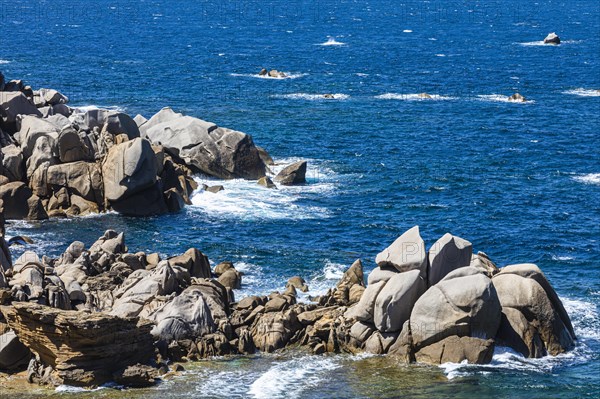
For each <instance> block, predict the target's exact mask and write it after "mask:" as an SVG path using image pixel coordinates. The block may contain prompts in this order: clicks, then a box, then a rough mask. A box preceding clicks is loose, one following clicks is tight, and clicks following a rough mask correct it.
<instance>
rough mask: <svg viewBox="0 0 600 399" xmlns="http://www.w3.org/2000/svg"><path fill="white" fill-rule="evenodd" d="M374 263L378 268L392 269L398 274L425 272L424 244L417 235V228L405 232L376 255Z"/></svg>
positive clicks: (425, 256)
mask: <svg viewBox="0 0 600 399" xmlns="http://www.w3.org/2000/svg"><path fill="white" fill-rule="evenodd" d="M375 262H376V263H377V265H378V266H379V267H380V268H384V267H393V268H395V269H396V270H397V271H399V272H405V271H409V270H421V271H423V272H424V271H425V268H426V267H427V255H426V253H425V242H424V241H423V239H422V238H421V235H420V234H419V226H415V227H413V228H411V229H410V230H408V231H406V232H405V233H404V234H402V235H401V236H400V237H398V238H397V239H396V241H394V242H393V243H392V244H391V245H390V246H389V247H387V248H386V249H384V250H383V251H382V252H380V253H379V254H378V255H377V258H375Z"/></svg>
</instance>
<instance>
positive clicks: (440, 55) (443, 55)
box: [435, 54, 446, 57]
mask: <svg viewBox="0 0 600 399" xmlns="http://www.w3.org/2000/svg"><path fill="white" fill-rule="evenodd" d="M435 56H436V57H445V56H446V54H436V55H435Z"/></svg>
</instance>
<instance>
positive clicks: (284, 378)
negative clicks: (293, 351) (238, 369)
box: [248, 356, 341, 399]
mask: <svg viewBox="0 0 600 399" xmlns="http://www.w3.org/2000/svg"><path fill="white" fill-rule="evenodd" d="M339 367H341V365H340V364H338V363H336V362H334V361H333V360H332V359H330V358H327V357H324V356H305V357H301V358H295V359H291V360H285V361H282V362H279V363H276V364H275V365H273V366H272V367H271V368H269V370H267V371H266V372H265V373H264V374H262V375H261V376H260V377H259V378H257V379H256V380H255V381H254V382H253V383H252V384H251V385H250V389H249V390H248V394H249V395H250V396H251V397H253V398H257V399H262V398H268V399H274V398H297V397H301V396H302V393H303V392H304V391H305V390H310V389H311V388H314V387H317V386H318V385H320V384H322V383H324V382H326V381H327V380H328V379H329V378H331V371H333V370H335V369H337V368H339Z"/></svg>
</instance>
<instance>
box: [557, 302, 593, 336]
mask: <svg viewBox="0 0 600 399" xmlns="http://www.w3.org/2000/svg"><path fill="white" fill-rule="evenodd" d="M560 299H561V301H562V303H563V306H564V307H565V310H566V311H567V313H568V314H569V316H570V317H571V322H572V323H573V329H574V330H575V335H577V338H578V339H579V340H583V341H585V340H586V339H594V340H600V316H599V314H598V307H597V305H595V304H593V303H590V302H586V301H582V300H578V299H570V298H560Z"/></svg>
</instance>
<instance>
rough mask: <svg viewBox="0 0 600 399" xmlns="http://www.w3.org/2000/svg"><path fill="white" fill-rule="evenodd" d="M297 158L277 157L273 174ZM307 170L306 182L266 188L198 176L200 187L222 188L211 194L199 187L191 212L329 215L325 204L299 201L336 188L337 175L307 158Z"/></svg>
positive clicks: (258, 216) (225, 215) (255, 216)
mask: <svg viewBox="0 0 600 399" xmlns="http://www.w3.org/2000/svg"><path fill="white" fill-rule="evenodd" d="M298 160H299V159H298V158H288V159H282V160H278V162H277V164H276V165H275V166H273V167H272V168H271V169H272V171H273V175H276V174H277V173H278V172H279V171H281V170H282V169H283V168H284V167H285V166H287V165H289V164H290V163H292V162H296V161H298ZM307 161H308V166H307V170H306V181H307V184H304V185H299V186H283V185H279V186H278V189H268V188H265V187H262V186H259V185H258V184H256V181H250V180H243V179H232V180H213V179H209V178H203V177H197V178H196V181H197V182H198V184H199V186H202V184H206V185H208V186H212V185H222V186H223V187H224V190H222V191H219V192H218V193H211V192H207V191H204V190H202V189H198V190H197V191H196V192H194V194H193V196H192V199H191V201H192V206H191V207H190V208H191V210H192V211H198V210H201V211H202V212H205V213H207V214H209V215H211V216H217V217H221V218H228V219H243V220H265V219H292V220H300V219H323V218H328V217H329V216H330V211H329V210H328V209H327V208H324V207H318V206H309V205H304V204H299V203H298V202H300V201H301V200H302V199H304V198H311V197H312V196H313V194H319V196H320V197H323V196H326V195H330V194H331V193H333V192H335V190H336V187H337V182H336V178H337V177H336V176H337V175H336V174H335V173H334V172H333V171H332V170H331V169H329V168H327V167H326V166H324V165H323V164H322V163H321V162H320V161H316V160H311V159H308V160H307Z"/></svg>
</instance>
